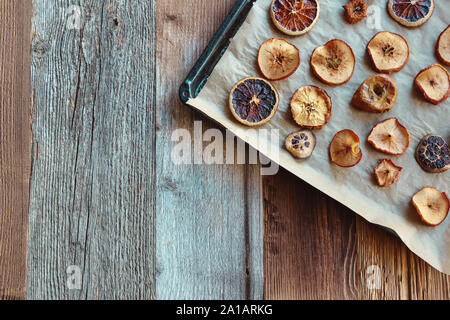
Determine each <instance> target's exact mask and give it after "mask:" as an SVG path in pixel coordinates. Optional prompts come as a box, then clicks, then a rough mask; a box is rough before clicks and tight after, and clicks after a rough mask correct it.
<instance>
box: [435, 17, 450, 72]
mask: <svg viewBox="0 0 450 320" xmlns="http://www.w3.org/2000/svg"><path fill="white" fill-rule="evenodd" d="M436 53H437V56H438V57H439V59H440V60H441V61H442V62H443V63H445V64H446V65H448V66H450V25H449V26H448V27H447V29H445V30H444V31H442V33H441V35H440V36H439V40H438V42H437V45H436Z"/></svg>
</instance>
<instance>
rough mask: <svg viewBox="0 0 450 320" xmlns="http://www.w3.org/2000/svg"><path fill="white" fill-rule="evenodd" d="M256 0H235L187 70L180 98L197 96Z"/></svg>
mask: <svg viewBox="0 0 450 320" xmlns="http://www.w3.org/2000/svg"><path fill="white" fill-rule="evenodd" d="M256 1H257V0H237V1H236V3H235V4H234V5H233V8H231V11H230V12H229V13H228V15H227V17H226V18H225V20H224V21H223V23H222V25H221V26H220V28H219V30H218V31H217V32H216V33H215V34H214V37H213V38H212V40H211V41H210V43H209V44H208V46H207V47H206V49H205V51H203V53H202V55H201V56H200V58H199V59H198V61H197V62H196V64H195V65H194V67H193V68H192V70H191V71H190V72H189V74H188V76H187V77H186V79H185V80H184V82H183V84H182V85H181V86H180V92H179V95H180V99H181V101H182V102H183V103H187V101H188V100H189V99H193V98H195V97H197V96H198V94H199V93H200V91H201V89H202V88H203V86H204V85H205V84H206V81H207V80H208V77H209V76H210V75H211V73H212V71H213V70H214V68H215V66H216V64H217V63H218V62H219V60H220V58H222V56H223V54H224V53H225V51H226V50H227V49H228V46H229V45H230V39H231V38H233V37H234V35H235V34H236V32H237V31H238V30H239V28H240V27H241V25H242V24H243V23H244V21H245V19H246V18H247V15H248V14H249V12H250V10H251V8H252V7H253V4H254V3H255V2H256Z"/></svg>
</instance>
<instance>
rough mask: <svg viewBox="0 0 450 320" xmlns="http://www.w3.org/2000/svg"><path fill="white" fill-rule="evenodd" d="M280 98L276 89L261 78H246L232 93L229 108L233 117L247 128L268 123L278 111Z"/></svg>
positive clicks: (236, 85) (235, 86)
mask: <svg viewBox="0 0 450 320" xmlns="http://www.w3.org/2000/svg"><path fill="white" fill-rule="evenodd" d="M278 104H279V97H278V92H277V91H276V90H275V88H274V87H273V86H272V85H271V84H270V83H269V82H268V81H267V80H264V79H261V78H245V79H243V80H241V81H239V82H238V83H236V84H235V85H234V87H233V89H232V90H231V92H230V97H229V106H230V110H231V112H232V114H233V116H234V117H235V118H236V120H238V121H239V122H240V123H242V124H245V125H247V126H251V127H253V126H259V125H263V124H265V123H267V122H268V121H269V120H270V119H272V117H273V116H274V115H275V112H276V111H277V109H278Z"/></svg>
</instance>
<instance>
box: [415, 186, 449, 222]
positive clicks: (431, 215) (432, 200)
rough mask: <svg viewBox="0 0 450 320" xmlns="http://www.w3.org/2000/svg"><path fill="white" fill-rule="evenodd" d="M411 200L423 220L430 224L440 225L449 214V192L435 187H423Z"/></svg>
mask: <svg viewBox="0 0 450 320" xmlns="http://www.w3.org/2000/svg"><path fill="white" fill-rule="evenodd" d="M411 202H412V204H413V206H414V207H415V208H416V210H417V213H418V214H419V216H420V218H421V219H422V221H423V222H425V223H426V224H428V225H429V226H432V227H435V226H438V225H440V224H441V223H442V222H444V220H445V219H446V218H447V216H448V210H449V206H450V202H449V199H448V197H447V194H446V193H445V192H441V191H439V190H438V189H436V188H435V187H425V188H423V189H422V190H420V191H419V192H417V193H416V194H415V195H414V197H413V198H412V199H411Z"/></svg>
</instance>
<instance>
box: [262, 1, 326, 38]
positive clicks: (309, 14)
mask: <svg viewBox="0 0 450 320" xmlns="http://www.w3.org/2000/svg"><path fill="white" fill-rule="evenodd" d="M319 15H320V5H319V1H317V0H273V1H272V4H271V6H270V16H271V17H272V21H273V23H274V25H275V26H276V27H277V28H278V30H280V31H281V32H283V33H285V34H287V35H290V36H299V35H302V34H305V33H307V32H308V31H310V30H311V29H312V28H313V27H314V25H315V24H316V22H317V19H319Z"/></svg>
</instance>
